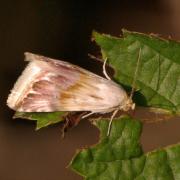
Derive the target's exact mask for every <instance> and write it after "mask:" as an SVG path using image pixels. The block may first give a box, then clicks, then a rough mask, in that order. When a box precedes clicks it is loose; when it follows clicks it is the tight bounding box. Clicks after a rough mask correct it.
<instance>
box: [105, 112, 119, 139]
mask: <svg viewBox="0 0 180 180" xmlns="http://www.w3.org/2000/svg"><path fill="white" fill-rule="evenodd" d="M118 111H119V109H116V110H115V111H114V112H113V114H112V116H111V119H110V122H109V125H108V131H107V136H109V134H110V131H111V125H112V121H113V119H114V117H115V116H116V114H117V112H118Z"/></svg>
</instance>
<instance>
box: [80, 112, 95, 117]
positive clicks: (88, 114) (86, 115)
mask: <svg viewBox="0 0 180 180" xmlns="http://www.w3.org/2000/svg"><path fill="white" fill-rule="evenodd" d="M94 113H95V112H90V113H87V114H85V115H83V116H82V118H81V119H84V118H87V117H89V116H91V115H92V114H94Z"/></svg>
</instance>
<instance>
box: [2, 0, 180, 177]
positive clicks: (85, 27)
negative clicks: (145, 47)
mask: <svg viewBox="0 0 180 180" xmlns="http://www.w3.org/2000/svg"><path fill="white" fill-rule="evenodd" d="M179 19H180V1H178V0H171V1H168V0H167V1H164V0H146V1H144V0H118V1H113V0H112V1H106V0H103V1H101V0H99V1H96V0H86V1H78V0H77V1H73V0H43V1H37V0H26V1H20V0H19V1H18V0H17V1H1V7H0V23H1V24H0V94H1V98H0V99H1V108H0V117H1V118H0V180H39V179H43V180H60V179H63V180H72V179H73V180H80V179H82V178H81V177H80V176H78V175H76V174H75V173H73V172H71V171H70V170H69V169H68V168H66V166H67V165H68V163H69V162H70V160H71V158H72V156H73V155H74V153H75V152H76V150H77V149H80V148H82V147H83V146H86V145H90V144H93V143H95V142H97V139H98V130H97V129H96V128H95V127H93V126H92V125H91V124H90V122H88V121H85V120H84V121H81V123H80V124H79V125H78V126H77V127H76V128H73V129H72V130H70V131H69V132H68V133H67V134H66V137H65V139H64V140H61V130H60V129H61V127H62V126H61V124H58V125H55V126H51V127H48V128H44V129H42V130H40V131H38V132H36V131H35V130H34V128H35V123H34V122H29V121H26V120H20V119H16V120H13V119H12V116H13V113H14V112H13V111H12V110H10V109H9V108H8V107H7V106H6V99H7V96H8V94H9V92H10V89H11V88H12V86H13V84H14V82H15V81H16V79H17V77H18V76H19V75H20V73H21V71H22V70H23V69H24V67H25V65H26V64H27V63H26V62H24V61H23V59H24V55H23V53H24V52H26V51H29V52H33V53H39V54H42V55H46V56H48V57H52V58H57V59H63V60H66V61H69V62H72V63H74V64H77V65H79V66H82V67H84V68H86V69H89V70H91V71H93V72H98V73H99V74H100V75H101V74H102V73H101V72H102V69H101V68H102V65H101V64H98V65H97V64H96V62H94V61H93V60H91V59H89V58H88V56H87V54H88V53H92V54H97V52H98V51H99V49H98V47H97V46H95V44H94V43H92V42H91V33H92V30H96V31H98V32H101V33H107V34H111V35H115V36H119V35H120V34H121V29H122V28H126V29H128V30H132V31H139V32H144V33H155V34H161V35H162V37H168V36H171V37H172V38H173V39H177V40H180V21H179ZM179 127H180V121H178V118H177V119H174V120H172V121H169V122H164V123H157V124H146V125H145V126H144V129H143V134H142V138H141V142H142V145H143V148H144V151H149V150H153V149H155V148H159V147H163V146H166V145H169V144H173V143H177V142H178V141H179V140H180V133H179Z"/></svg>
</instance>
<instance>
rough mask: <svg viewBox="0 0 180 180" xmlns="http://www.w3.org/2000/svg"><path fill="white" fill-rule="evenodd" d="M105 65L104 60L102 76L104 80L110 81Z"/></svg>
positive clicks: (105, 61)
mask: <svg viewBox="0 0 180 180" xmlns="http://www.w3.org/2000/svg"><path fill="white" fill-rule="evenodd" d="M106 63H107V58H106V59H105V60H104V63H103V74H104V75H105V77H106V79H108V80H111V78H110V77H109V76H108V74H107V72H106Z"/></svg>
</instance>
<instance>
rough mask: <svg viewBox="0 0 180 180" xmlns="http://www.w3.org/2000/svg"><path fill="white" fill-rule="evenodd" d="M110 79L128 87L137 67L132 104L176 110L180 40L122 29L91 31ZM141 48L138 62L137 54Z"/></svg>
mask: <svg viewBox="0 0 180 180" xmlns="http://www.w3.org/2000/svg"><path fill="white" fill-rule="evenodd" d="M93 37H94V38H95V41H96V43H97V44H98V45H99V46H100V48H101V51H102V55H103V58H104V59H105V58H107V59H108V62H109V64H110V65H111V66H112V67H113V68H114V70H115V76H114V80H115V81H116V82H118V83H121V84H123V85H124V86H128V87H130V86H131V85H132V83H133V80H134V76H135V71H136V69H137V68H138V69H137V70H138V73H137V76H136V79H135V87H136V89H137V92H136V93H135V96H134V101H135V102H136V104H138V105H141V106H151V107H157V108H161V109H165V110H169V111H171V112H175V113H180V43H179V42H176V41H172V40H165V39H160V38H158V37H155V36H151V35H145V34H140V33H136V32H129V31H126V30H123V37H121V38H116V37H112V36H109V35H103V34H99V33H97V32H94V33H93ZM140 49H141V53H140V58H139V66H138V67H137V62H138V55H139V52H140Z"/></svg>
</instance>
